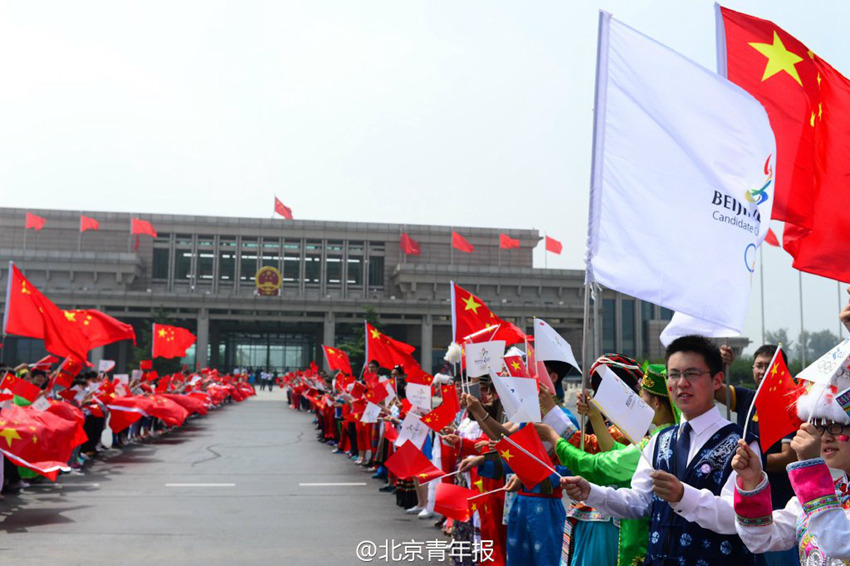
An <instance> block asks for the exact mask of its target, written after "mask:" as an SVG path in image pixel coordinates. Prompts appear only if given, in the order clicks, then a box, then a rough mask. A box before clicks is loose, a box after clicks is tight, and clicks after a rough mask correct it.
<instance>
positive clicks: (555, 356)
mask: <svg viewBox="0 0 850 566" xmlns="http://www.w3.org/2000/svg"><path fill="white" fill-rule="evenodd" d="M534 359H536V360H539V361H542V362H565V363H568V364H570V365H571V366H572V367H574V368H576V369H577V370H578V371H581V368H580V367H579V365H578V362H577V361H576V357H575V356H574V355H573V349H572V347H571V346H570V343H569V342H567V341H566V340H564V339H563V338H562V337H561V335H560V334H558V333H557V332H556V331H555V329H554V328H552V327H551V326H549V324H548V323H546V321H545V320H543V319H542V318H535V319H534Z"/></svg>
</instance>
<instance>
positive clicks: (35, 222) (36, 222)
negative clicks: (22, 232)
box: [26, 212, 47, 230]
mask: <svg viewBox="0 0 850 566" xmlns="http://www.w3.org/2000/svg"><path fill="white" fill-rule="evenodd" d="M45 222H47V220H45V219H44V218H42V217H41V216H37V215H35V214H32V213H30V212H27V228H26V229H27V230H29V229H30V228H32V229H33V230H41V229H42V228H44V224H45Z"/></svg>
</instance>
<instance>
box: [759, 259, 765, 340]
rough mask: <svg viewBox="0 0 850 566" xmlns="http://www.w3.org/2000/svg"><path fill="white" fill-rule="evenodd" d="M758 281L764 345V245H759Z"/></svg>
mask: <svg viewBox="0 0 850 566" xmlns="http://www.w3.org/2000/svg"><path fill="white" fill-rule="evenodd" d="M759 280H760V283H761V343H762V344H764V343H765V338H764V334H765V331H764V245H763V244H762V245H759Z"/></svg>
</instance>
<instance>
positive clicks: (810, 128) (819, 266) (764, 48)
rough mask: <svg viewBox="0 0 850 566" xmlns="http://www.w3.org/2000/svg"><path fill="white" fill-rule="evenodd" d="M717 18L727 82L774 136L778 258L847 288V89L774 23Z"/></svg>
mask: <svg viewBox="0 0 850 566" xmlns="http://www.w3.org/2000/svg"><path fill="white" fill-rule="evenodd" d="M720 14H721V16H722V18H723V29H724V32H725V37H724V39H725V41H724V42H723V43H722V44H721V49H724V51H725V55H726V57H725V60H722V61H721V62H722V63H725V66H726V75H727V77H728V78H729V80H731V81H732V82H734V83H736V84H738V85H739V86H741V87H743V88H744V89H745V90H746V91H748V92H749V93H750V94H752V95H753V96H754V97H755V98H756V99H757V100H758V101H759V102H760V103H761V104H762V105H763V106H764V107H765V109H766V110H767V114H768V117H769V118H770V125H771V128H772V129H773V132H774V134H775V136H776V151H777V156H776V162H777V163H780V164H782V165H781V166H780V167H779V169H778V171H777V174H776V178H775V182H776V184H775V189H774V193H773V197H774V203H773V212H772V217H773V218H774V219H777V220H782V221H785V222H786V225H785V229H784V231H783V245H784V247H785V250H786V251H788V253H790V254H791V256H792V257H794V267H795V268H796V269H799V270H801V271H807V272H809V273H814V274H816V275H821V276H823V277H827V278H830V279H836V280H842V281H843V280H850V254H848V249H850V246H848V234H850V210H848V209H847V207H846V206H845V203H846V202H847V196H848V194H847V189H846V181H845V180H846V179H847V178H848V177H850V162H848V161H847V159H846V154H847V148H848V147H850V81H848V80H847V79H846V78H845V77H844V76H842V75H841V74H840V73H839V72H838V71H836V70H835V69H833V68H832V67H831V66H830V65H829V64H828V63H827V62H826V61H824V60H823V59H821V58H820V57H818V56H817V55H816V54H815V53H813V52H812V51H811V50H809V49H808V48H807V47H806V46H805V45H804V44H803V43H801V42H800V41H799V40H797V39H796V38H795V37H794V36H792V35H789V34H788V33H787V32H786V31H785V30H783V29H782V28H780V27H778V26H777V25H776V24H774V23H773V22H770V21H768V20H762V19H760V18H755V17H752V16H748V15H746V14H742V13H739V12H735V11H733V10H729V9H727V8H721V9H720ZM765 167H766V168H767V164H766V165H765ZM770 173H771V171H770V170H766V171H765V174H770ZM760 190H761V189H759V188H757V187H753V188H752V190H751V191H750V194H749V196H748V200H753V202H757V199H761V198H762V197H763V196H764V195H763V193H762V194H760V193H759V191H760Z"/></svg>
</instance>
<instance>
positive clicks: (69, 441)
mask: <svg viewBox="0 0 850 566" xmlns="http://www.w3.org/2000/svg"><path fill="white" fill-rule="evenodd" d="M69 366H70V364H68V363H67V362H66V363H61V362H60V360H58V359H57V358H55V357H53V356H47V357H46V358H44V359H43V360H41V361H39V362H36V363H33V364H26V363H24V364H21V365H19V366H17V367H14V368H12V367H7V366H2V365H0V407H2V409H0V438H2V441H1V442H0V458H2V460H3V466H2V467H0V484H2V492H3V493H4V494H9V493H17V492H19V491H20V490H21V489H24V488H26V487H29V486H30V484H32V483H35V482H43V481H57V479H58V478H59V477H60V476H61V475H63V474H83V473H85V469H86V467H87V466H88V465H89V464H90V463H91V462H92V461H93V460H94V459H96V458H98V455H99V454H103V453H105V451H106V450H107V447H106V446H105V445H104V444H103V442H102V439H103V437H104V431H105V430H106V428H109V429H110V430H111V443H110V447H111V448H112V449H121V448H122V447H124V446H127V445H131V444H135V443H141V442H148V441H151V440H153V439H156V438H157V437H159V436H161V435H164V434H167V433H168V432H170V431H172V430H174V429H176V428H178V427H180V426H182V425H183V424H184V422H185V421H186V420H187V419H191V418H196V417H199V416H202V415H206V414H207V412H208V411H209V410H211V409H215V408H218V407H221V406H222V405H224V404H226V403H230V402H232V401H242V400H244V399H246V398H248V397H249V396H251V395H254V394H255V391H254V388H253V387H252V386H251V385H250V384H249V383H248V382H247V377H246V376H243V375H235V376H233V375H219V373H218V372H217V371H215V370H206V369H205V370H203V371H200V372H197V373H189V372H185V373H184V372H177V373H174V374H171V375H166V376H159V375H158V373H157V372H156V371H154V370H153V369H152V367H150V366H149V367H148V369H147V370H137V371H135V372H134V373H133V375H132V377H131V376H129V375H114V374H112V373H111V372H106V371H101V372H98V371H79V372H77V371H75V370H73V369H72V368H70V367H69ZM77 369H82V368H77ZM69 372H70V373H69ZM108 440H109V438H108V437H107V441H108Z"/></svg>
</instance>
